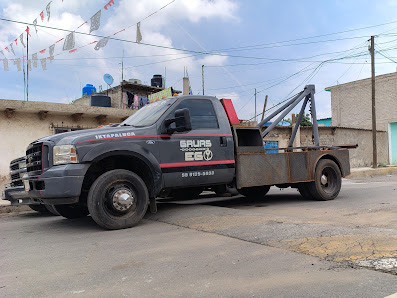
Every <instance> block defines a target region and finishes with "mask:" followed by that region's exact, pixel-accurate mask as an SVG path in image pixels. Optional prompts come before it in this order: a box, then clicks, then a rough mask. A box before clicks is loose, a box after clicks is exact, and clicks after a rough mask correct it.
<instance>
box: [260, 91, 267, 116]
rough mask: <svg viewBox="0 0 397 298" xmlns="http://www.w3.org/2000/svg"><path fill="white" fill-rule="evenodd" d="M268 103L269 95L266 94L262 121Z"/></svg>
mask: <svg viewBox="0 0 397 298" xmlns="http://www.w3.org/2000/svg"><path fill="white" fill-rule="evenodd" d="M266 105H267V95H266V97H265V103H264V105H263V112H262V119H261V121H262V120H263V117H265V111H266Z"/></svg>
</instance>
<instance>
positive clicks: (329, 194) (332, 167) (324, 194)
mask: <svg viewBox="0 0 397 298" xmlns="http://www.w3.org/2000/svg"><path fill="white" fill-rule="evenodd" d="M341 187H342V175H341V172H340V170H339V167H338V165H337V164H336V163H335V162H334V161H332V160H330V159H322V160H320V161H319V162H318V164H317V166H316V172H315V174H314V181H313V182H309V183H305V188H306V189H305V190H303V193H306V192H307V196H309V197H310V198H312V199H314V200H319V201H329V200H333V199H335V198H336V197H337V196H338V194H339V192H340V189H341ZM301 193H302V192H301Z"/></svg>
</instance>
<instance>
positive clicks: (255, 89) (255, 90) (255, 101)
mask: <svg viewBox="0 0 397 298" xmlns="http://www.w3.org/2000/svg"><path fill="white" fill-rule="evenodd" d="M255 121H257V120H256V88H255Z"/></svg>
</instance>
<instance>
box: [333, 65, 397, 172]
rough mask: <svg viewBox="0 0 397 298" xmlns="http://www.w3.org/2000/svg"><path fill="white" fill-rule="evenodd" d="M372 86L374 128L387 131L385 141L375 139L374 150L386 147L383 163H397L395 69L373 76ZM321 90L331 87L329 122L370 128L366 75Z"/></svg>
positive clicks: (343, 125)
mask: <svg viewBox="0 0 397 298" xmlns="http://www.w3.org/2000/svg"><path fill="white" fill-rule="evenodd" d="M375 87H376V96H375V98H376V125H377V130H379V131H383V132H387V135H388V138H387V141H385V142H382V143H380V144H379V142H378V150H383V149H384V147H386V149H387V150H388V161H387V162H386V163H388V164H389V163H390V164H397V73H390V74H385V75H380V76H377V77H376V79H375ZM325 90H327V91H331V110H332V126H338V127H353V128H361V129H372V97H371V96H372V93H371V79H370V78H368V79H364V80H359V81H354V82H349V83H346V84H340V85H336V86H331V87H328V88H326V89H325ZM378 158H379V157H378ZM379 162H381V161H379Z"/></svg>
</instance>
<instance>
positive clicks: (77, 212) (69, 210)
mask: <svg viewBox="0 0 397 298" xmlns="http://www.w3.org/2000/svg"><path fill="white" fill-rule="evenodd" d="M54 208H55V210H56V211H57V212H58V213H59V214H60V215H62V216H63V217H66V218H68V219H75V218H81V217H86V216H87V215H88V213H89V212H88V208H87V207H86V206H82V205H78V204H71V205H55V206H54Z"/></svg>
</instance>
